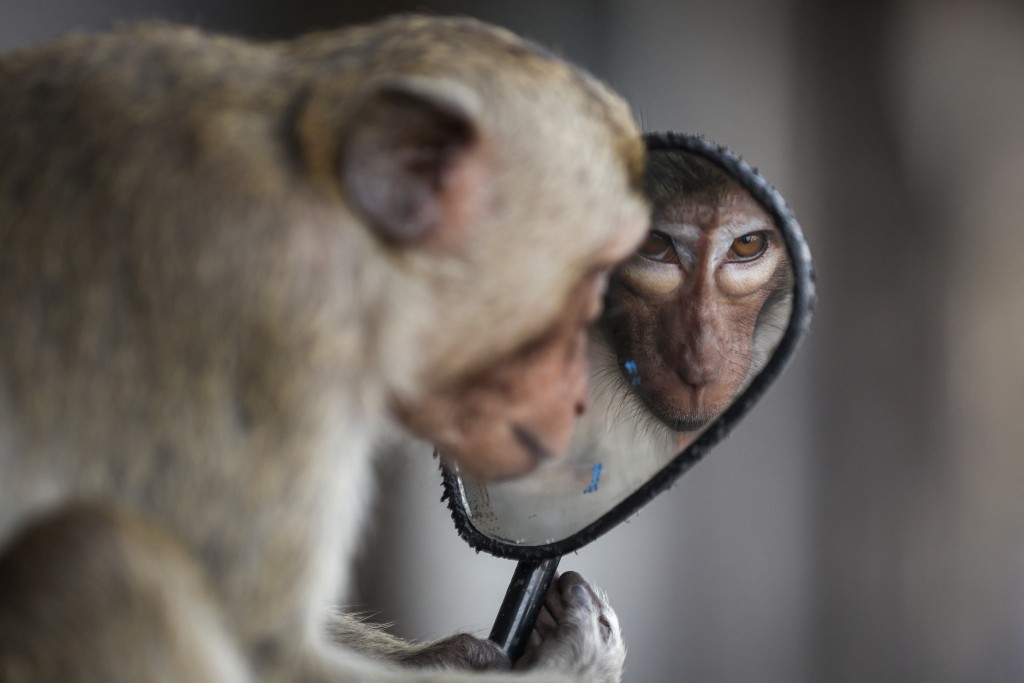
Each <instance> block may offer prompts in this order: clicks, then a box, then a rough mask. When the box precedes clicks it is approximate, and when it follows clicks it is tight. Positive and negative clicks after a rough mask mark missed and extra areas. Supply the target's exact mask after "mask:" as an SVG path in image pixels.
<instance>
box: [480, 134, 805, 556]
mask: <svg viewBox="0 0 1024 683" xmlns="http://www.w3.org/2000/svg"><path fill="white" fill-rule="evenodd" d="M645 193H646V194H647V196H648V198H649V199H650V200H651V205H652V206H651V212H652V217H651V229H650V231H649V232H648V234H647V236H646V237H645V239H644V241H643V243H642V244H641V245H640V246H639V248H638V249H637V251H636V252H635V253H634V254H633V255H632V256H631V257H630V258H628V259H627V260H626V261H625V262H623V263H622V264H621V265H620V266H619V267H618V268H616V269H615V271H614V272H613V274H612V278H611V281H610V283H609V286H608V294H607V298H606V306H605V311H604V313H603V314H602V316H601V319H600V320H599V322H598V324H597V325H595V326H594V327H593V328H592V329H591V339H590V347H589V354H590V368H591V370H590V372H591V378H590V405H591V409H590V410H589V411H588V412H587V414H586V415H584V416H583V417H582V419H581V421H580V424H579V425H578V427H577V430H576V432H575V434H574V436H573V439H572V442H571V443H570V446H569V452H568V454H567V455H566V457H564V458H561V459H559V460H550V461H547V462H545V463H544V464H542V466H541V467H540V468H538V469H537V470H536V471H535V472H533V473H532V474H530V475H528V476H526V477H523V478H520V479H516V480H509V481H500V482H493V481H487V480H482V479H479V478H477V477H475V476H473V475H471V474H470V475H464V476H463V477H462V483H463V488H464V490H465V492H466V500H467V503H468V505H469V507H470V509H471V510H472V511H473V524H474V526H475V527H476V528H477V530H478V531H481V532H482V533H484V534H486V535H490V536H492V537H496V538H499V539H507V538H514V539H516V540H517V541H518V542H520V543H524V544H530V545H536V544H544V543H551V542H553V541H556V540H560V539H564V538H567V537H568V536H570V535H571V534H573V533H575V532H576V531H578V530H579V529H582V528H584V527H586V526H587V525H588V524H590V523H592V522H594V521H596V520H597V519H599V518H600V517H601V516H602V515H604V514H605V513H606V512H608V511H609V510H611V509H612V508H613V507H614V506H615V505H616V504H618V503H619V502H620V501H621V500H623V499H624V498H626V497H627V496H628V495H630V494H631V493H633V492H634V491H637V490H638V489H639V488H640V487H642V486H643V485H644V484H645V483H647V482H648V481H649V480H650V479H651V477H652V476H654V475H655V474H656V473H657V472H658V471H659V470H661V469H662V468H663V467H664V466H665V465H666V464H667V463H668V462H669V461H670V460H671V459H672V458H673V457H675V456H676V455H677V454H678V453H680V452H682V451H683V450H684V449H685V448H686V447H687V446H688V445H690V444H691V443H692V442H693V441H694V440H695V439H696V438H697V436H698V435H699V434H700V431H701V430H702V429H704V428H705V427H706V426H707V425H708V424H709V423H710V422H711V421H712V420H714V419H715V418H717V417H718V416H719V415H721V414H722V412H724V411H725V409H726V408H727V407H728V406H729V405H730V404H731V403H732V402H733V401H734V400H735V399H736V397H737V396H738V395H739V394H740V392H741V391H742V390H743V389H744V387H745V386H746V385H747V384H748V383H749V381H750V380H751V379H752V378H753V377H754V375H755V374H756V373H757V372H758V371H759V370H760V369H761V368H762V367H764V364H765V363H766V362H767V360H768V358H769V357H770V356H771V354H772V352H773V351H774V349H775V347H776V346H777V345H778V342H779V340H780V339H781V336H782V333H783V331H784V329H785V326H786V323H787V322H788V320H789V317H790V312H791V309H792V287H793V273H792V266H791V262H790V259H789V255H788V252H787V251H786V247H785V245H784V244H783V242H782V234H781V232H780V231H779V229H778V227H777V226H776V225H775V223H774V221H773V219H772V218H771V216H770V215H769V214H768V213H767V211H766V210H765V209H764V208H763V207H762V206H761V205H760V204H759V203H758V202H757V201H756V200H755V199H754V197H753V196H752V195H751V194H750V193H749V192H747V190H745V189H744V188H743V187H742V186H741V185H740V184H739V182H738V181H737V180H736V179H735V178H733V177H731V176H730V175H729V174H728V173H727V172H726V171H725V170H723V169H722V168H721V167H719V166H718V165H716V164H715V163H713V162H712V161H710V160H706V159H704V158H703V157H700V156H698V155H696V154H694V153H692V152H688V151H685V150H681V149H680V150H663V149H659V150H654V151H652V152H651V153H650V155H649V157H648V164H647V168H646V172H645Z"/></svg>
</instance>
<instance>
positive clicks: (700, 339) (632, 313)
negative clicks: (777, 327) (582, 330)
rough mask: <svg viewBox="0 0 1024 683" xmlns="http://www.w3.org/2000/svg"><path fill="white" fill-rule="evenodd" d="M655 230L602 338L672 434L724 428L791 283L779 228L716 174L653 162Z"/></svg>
mask: <svg viewBox="0 0 1024 683" xmlns="http://www.w3.org/2000/svg"><path fill="white" fill-rule="evenodd" d="M647 186H648V192H649V194H650V196H651V198H652V200H653V211H654V215H653V219H652V227H651V231H650V233H649V234H648V236H647V239H646V240H645V241H644V243H643V244H642V245H641V247H640V249H639V250H638V251H637V253H636V254H635V255H634V256H633V257H632V258H631V259H629V260H628V261H627V262H626V263H625V264H623V266H621V267H620V269H619V270H618V271H617V273H616V275H615V278H614V279H613V282H612V285H611V288H610V291H609V298H608V314H607V315H606V317H605V320H604V324H603V328H604V331H605V333H606V334H607V336H608V337H609V338H610V339H611V342H612V346H613V347H614V348H615V350H616V355H617V359H618V362H619V366H620V370H621V372H622V374H623V376H624V378H625V379H626V380H627V382H628V384H629V386H630V387H631V388H632V390H633V392H634V393H635V394H636V395H637V396H638V397H639V398H640V399H641V400H642V401H643V403H644V404H645V405H646V406H647V408H648V409H649V410H650V411H651V412H652V413H653V414H654V415H655V416H656V417H657V418H658V419H659V420H660V421H661V422H663V423H664V424H666V425H667V426H669V427H670V428H672V429H673V430H675V431H679V432H692V431H696V430H698V429H701V428H703V427H704V426H706V425H707V424H708V423H709V422H710V421H711V420H713V419H715V418H716V417H718V416H719V415H720V414H721V413H722V412H723V411H724V410H725V409H726V408H727V407H728V406H729V405H730V404H731V403H732V401H733V400H734V399H735V397H736V396H737V395H738V394H739V392H740V391H741V390H742V388H743V387H744V386H745V384H746V382H747V381H748V379H749V378H751V377H752V376H753V374H754V373H755V372H756V371H757V370H758V369H759V368H760V363H759V362H758V359H759V358H763V357H764V356H765V355H766V354H765V350H764V349H759V348H758V345H759V342H758V336H759V335H758V331H759V327H760V326H761V325H764V324H770V323H767V322H766V321H768V320H770V319H771V318H772V317H773V316H770V315H768V313H769V312H770V309H771V308H772V307H774V306H776V305H777V304H778V303H779V302H780V301H782V300H784V299H785V297H786V296H787V295H788V292H789V288H790V285H791V281H792V276H791V268H790V264H789V259H788V257H787V254H786V250H785V246H784V245H783V243H782V237H781V234H780V233H779V231H778V229H777V227H776V226H775V225H774V223H773V221H772V219H771V217H770V216H769V215H768V214H767V213H766V212H765V210H764V209H763V208H762V207H761V206H760V204H758V202H757V201H756V200H755V199H754V198H753V197H752V196H751V195H750V194H749V193H748V192H747V191H746V190H744V189H743V188H742V187H741V186H740V185H739V184H738V183H736V182H735V181H734V180H732V179H731V178H729V177H728V176H727V175H726V174H725V173H724V172H722V171H721V170H719V169H718V167H717V166H714V165H712V164H711V163H709V162H707V161H704V160H702V159H700V158H698V157H696V156H694V155H691V154H688V153H684V152H659V153H656V154H652V159H651V164H650V167H649V169H648V175H647Z"/></svg>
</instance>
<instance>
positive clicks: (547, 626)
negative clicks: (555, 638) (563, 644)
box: [533, 607, 558, 638]
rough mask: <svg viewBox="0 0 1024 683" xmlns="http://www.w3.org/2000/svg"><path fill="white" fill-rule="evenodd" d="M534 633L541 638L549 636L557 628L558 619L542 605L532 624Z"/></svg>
mask: <svg viewBox="0 0 1024 683" xmlns="http://www.w3.org/2000/svg"><path fill="white" fill-rule="evenodd" d="M533 628H534V633H536V634H537V635H538V637H541V638H549V637H551V635H552V634H553V633H554V632H555V629H557V628H558V621H556V620H555V618H554V617H553V616H552V615H551V612H550V611H549V610H548V609H547V607H542V608H541V610H540V613H539V614H538V615H537V621H536V622H534V625H533Z"/></svg>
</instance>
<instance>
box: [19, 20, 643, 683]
mask: <svg viewBox="0 0 1024 683" xmlns="http://www.w3.org/2000/svg"><path fill="white" fill-rule="evenodd" d="M0 122H2V126H0V159H2V160H3V163H2V164H0V544H3V546H2V547H3V548H4V549H3V560H2V566H3V567H4V569H3V571H6V572H9V573H10V575H12V576H16V577H18V578H17V581H14V580H12V581H11V582H3V583H0V634H2V633H8V634H10V633H17V638H15V639H13V640H7V641H5V646H8V649H6V650H3V651H2V660H0V672H2V673H3V674H4V675H6V676H7V679H5V680H34V681H35V680H67V679H69V678H78V679H79V680H83V679H89V678H92V679H93V680H162V679H161V678H160V677H161V676H164V677H166V678H168V679H175V678H176V679H178V680H248V679H250V677H251V678H252V679H254V680H282V681H284V680H310V681H313V680H324V681H329V680H359V681H384V680H409V679H410V676H411V674H410V673H408V672H402V671H398V670H397V669H391V668H388V667H384V666H382V665H379V664H376V663H374V662H372V661H370V660H366V659H362V658H360V657H358V656H357V655H355V654H352V653H351V652H350V651H347V650H344V649H340V648H337V647H334V646H332V645H330V644H329V643H327V642H325V639H324V637H323V632H324V629H325V628H326V626H325V624H326V621H327V617H326V609H327V608H328V606H329V605H330V604H331V602H332V601H333V599H334V597H335V595H336V593H337V591H338V590H339V587H341V586H344V585H345V583H346V578H347V568H346V565H345V560H346V559H347V556H348V554H349V552H350V551H351V549H352V547H353V545H354V543H355V539H356V535H357V531H358V528H359V526H360V524H361V522H362V520H361V514H362V510H363V509H364V508H365V498H366V497H367V495H368V494H367V493H366V491H367V489H368V477H369V455H368V454H369V451H370V449H371V446H372V445H373V442H374V441H375V440H376V438H377V437H378V435H380V434H382V433H384V432H386V431H388V430H389V429H391V428H393V424H392V423H393V421H394V418H395V414H394V406H401V407H402V411H401V413H400V414H399V415H398V417H399V418H404V421H405V422H406V423H407V424H408V426H410V427H412V428H413V429H415V430H416V431H417V432H418V434H419V435H420V436H423V437H425V438H428V439H434V440H438V439H440V438H441V437H443V436H444V434H447V433H448V432H447V431H445V430H447V429H449V427H450V425H449V424H447V423H444V424H442V423H441V422H438V421H430V420H426V421H425V422H423V423H421V422H419V421H417V420H416V419H414V417H412V416H416V415H420V414H428V413H429V414H438V415H444V416H448V417H447V418H446V419H449V418H450V419H451V420H452V421H453V422H454V423H455V424H456V425H460V424H463V423H464V422H465V420H464V419H463V416H464V411H465V410H473V409H474V407H473V406H468V407H467V397H473V396H476V395H477V389H476V387H478V386H493V385H494V384H495V383H494V382H493V381H491V379H490V378H491V376H492V373H498V374H499V375H502V376H505V375H507V374H508V370H507V368H508V367H517V368H521V369H522V372H521V373H519V374H518V375H516V376H515V377H514V378H513V381H514V382H524V383H531V382H539V383H541V384H546V385H547V386H549V387H551V390H550V391H534V392H521V391H518V390H513V391H505V390H504V389H502V390H501V391H500V392H498V394H499V399H500V400H498V399H496V400H497V401H498V402H499V403H500V402H501V401H504V402H505V405H506V410H505V411H504V412H500V411H499V412H498V413H496V414H494V415H493V416H492V417H491V419H490V420H489V421H485V423H481V424H480V425H475V426H474V427H473V429H472V430H469V431H467V432H466V433H465V434H457V436H458V438H456V439H455V441H454V447H453V452H452V454H453V456H454V457H455V458H456V459H457V460H458V461H459V462H460V464H461V465H463V466H465V467H467V468H470V469H472V468H474V467H477V468H479V469H480V470H481V471H494V472H501V473H514V472H518V471H522V470H523V469H524V468H526V467H529V466H531V462H532V455H531V453H530V452H527V449H524V448H523V446H522V444H518V445H517V443H516V440H515V438H514V437H513V436H512V435H513V434H514V429H513V427H516V426H521V425H524V424H525V425H527V426H528V427H529V429H530V430H532V431H531V432H530V434H531V436H532V437H533V438H536V439H537V440H538V441H540V442H543V443H548V444H552V443H553V444H557V443H559V440H560V439H561V438H562V433H561V432H560V431H558V430H563V429H565V428H566V426H567V425H568V427H570V428H571V426H572V425H571V423H572V420H568V421H567V420H561V421H559V422H558V424H557V425H556V426H554V427H550V426H549V425H548V424H547V422H546V421H545V420H546V416H547V415H548V413H550V412H551V411H552V410H558V411H561V412H562V414H566V415H575V414H576V412H577V411H578V408H579V406H578V401H577V398H576V397H577V394H578V393H579V388H578V387H577V386H576V385H577V384H578V382H577V379H576V378H577V375H578V374H579V372H580V371H581V369H580V367H577V366H578V365H579V363H577V362H576V358H577V356H576V355H574V354H578V349H576V346H578V343H577V342H578V339H579V338H580V335H582V334H583V331H582V327H583V324H584V323H585V322H586V317H587V316H588V315H589V314H590V313H589V311H590V309H591V308H592V307H591V306H590V304H589V302H590V301H591V300H593V298H594V297H596V296H599V291H598V290H599V281H600V278H599V277H596V276H595V273H598V274H599V273H600V272H601V271H603V270H607V269H608V268H609V267H611V265H612V264H614V262H615V261H617V260H618V259H620V258H622V257H624V256H625V255H626V254H627V253H628V252H629V251H630V250H631V249H632V247H633V246H634V244H635V243H636V241H637V240H638V239H639V238H640V236H641V235H642V232H643V230H644V229H645V216H646V213H647V210H646V207H645V205H644V203H643V200H642V198H640V197H638V196H637V193H636V188H637V187H638V185H639V177H640V169H641V168H642V164H643V151H642V145H641V143H640V140H639V136H638V134H637V131H636V129H635V126H634V124H633V122H632V119H631V117H630V116H629V112H628V109H627V108H626V107H625V106H624V105H623V103H622V102H621V101H620V100H618V99H617V98H616V97H615V96H614V95H612V94H611V93H610V92H609V91H607V90H606V89H605V88H604V87H603V86H601V85H600V84H598V83H597V82H596V81H594V80H593V79H591V78H590V77H588V76H585V75H583V74H581V73H580V72H578V71H576V70H574V69H572V68H571V67H569V66H567V65H566V64H564V63H563V62H561V61H558V60H556V59H553V58H551V57H550V56H548V55H546V54H544V53H543V52H542V51H540V50H537V49H536V48H534V47H533V46H530V45H529V44H526V43H523V42H522V41H520V40H518V39H517V38H515V37H514V36H512V35H511V34H508V33H507V32H505V31H502V30H500V29H495V28H493V27H488V26H485V25H482V24H479V23H478V22H474V21H471V20H460V19H452V20H446V19H425V18H418V17H405V18H398V19H392V20H389V21H385V22H382V23H380V24H376V25H373V26H369V27H363V28H356V29H351V30H345V31H340V32H334V33H325V34H317V35H312V36H308V37H305V38H301V39H298V40H296V41H293V42H287V43H274V44H256V43H250V42H246V41H242V40H237V39H233V38H226V37H218V36H211V35H208V34H205V33H202V32H200V31H196V30H194V29H188V28H180V27H174V26H166V25H150V26H142V27H128V28H123V29H119V30H116V31H113V32H110V33H106V34H98V35H72V36H68V37H65V38H62V39H60V40H57V41H55V42H53V43H50V44H47V45H43V46H39V47H34V48H29V49H26V50H23V51H21V52H17V53H14V54H11V55H7V56H5V57H3V58H2V59H0ZM395 187H399V188H405V189H406V190H407V192H399V193H398V194H395V190H394V188H395ZM409 197H412V198H413V199H412V200H411V201H406V199H407V198H409ZM553 226H558V229H557V230H555V229H554V228H553ZM566 311H569V312H570V313H571V316H572V317H571V320H572V321H573V322H571V323H569V324H567V323H566V322H565V317H564V316H563V312H566ZM537 348H541V349H543V350H546V352H547V353H552V352H553V351H552V349H556V350H557V349H565V350H566V351H565V354H564V355H563V356H562V358H564V359H565V360H564V369H563V371H562V372H561V373H553V374H554V376H551V373H549V372H548V371H547V370H546V369H545V370H542V371H537V370H536V364H535V363H534V362H532V361H529V360H528V358H527V357H535V354H536V351H537ZM524 354H525V355H524ZM540 357H546V356H545V354H544V353H541V354H540ZM524 358H527V360H524ZM583 370H585V366H584V367H583ZM583 389H584V391H585V383H583ZM522 395H530V396H532V395H541V396H553V397H554V398H551V399H550V400H549V401H548V403H540V404H539V405H538V406H535V407H534V408H532V409H531V408H530V406H521V405H520V404H519V403H517V401H519V400H520V399H518V398H517V397H520V396H522ZM437 402H442V403H445V404H446V405H447V407H446V408H444V409H443V410H437V411H432V408H431V407H432V406H435V405H437ZM421 411H425V412H422V413H421ZM508 415H513V416H514V420H515V421H513V418H511V417H508ZM542 418H543V419H542ZM488 449H490V451H489V450H488ZM501 453H508V455H507V456H506V457H504V458H503V456H502V455H501ZM47 520H49V521H47ZM16 534H17V536H16ZM15 539H17V540H15ZM65 552H67V553H68V554H67V557H68V562H69V563H73V564H71V565H70V567H72V568H70V569H68V568H63V569H62V570H61V571H60V572H57V571H50V570H51V569H55V565H56V564H57V563H58V561H59V559H58V558H61V557H63V556H64V553H65ZM79 564H81V566H82V567H83V572H82V573H80V572H76V571H74V569H73V567H75V566H78V565H79ZM89 567H92V568H93V569H89V570H88V571H85V569H86V568H89ZM37 568H38V569H39V571H38V572H36V571H35V570H36V569H37ZM44 569H45V570H46V571H43V570H44ZM37 579H38V580H37ZM122 585H123V586H124V591H125V592H123V593H122V592H121V589H120V588H118V586H122ZM122 595H124V596H127V597H128V599H129V602H128V603H123V602H121V601H119V599H116V598H118V597H119V596H122ZM108 598H109V599H108ZM47 600H53V601H54V603H55V604H56V605H57V608H58V609H56V610H55V611H53V612H47V613H46V614H43V615H36V614H35V612H36V611H37V610H40V609H42V607H41V606H42V605H45V604H47V602H46V601H47ZM607 610H608V608H607V605H606V604H605V603H603V602H600V601H597V600H589V601H584V602H581V603H578V604H576V607H575V608H573V609H571V610H568V611H567V616H566V622H567V623H570V622H573V620H574V619H575V620H578V621H580V623H584V622H586V623H589V621H594V620H597V619H598V618H599V617H600V616H601V614H602V613H605V612H607ZM25 614H30V615H34V616H33V618H31V619H26V618H25ZM35 617H38V618H35ZM588 620H589V621H588ZM192 623H196V624H204V626H203V629H204V632H205V633H207V634H208V635H209V637H208V638H205V639H203V640H202V642H201V643H199V644H198V645H197V644H196V643H195V642H192V641H190V640H189V639H188V638H184V639H181V638H179V635H180V633H181V630H182V628H184V626H183V625H184V624H192ZM573 633H576V632H573ZM580 637H583V636H580V635H578V633H577V634H576V635H573V634H570V633H567V634H566V635H563V636H560V637H556V638H551V639H549V641H548V642H547V643H546V645H545V646H544V647H546V648H547V649H546V650H545V652H547V654H546V655H544V656H541V657H540V659H539V661H541V662H544V661H547V662H549V663H550V666H549V667H548V669H549V671H548V672H547V673H545V674H543V676H541V679H542V680H554V679H558V680H561V679H560V678H558V675H556V673H555V672H554V671H553V670H554V669H556V668H560V669H561V670H562V671H563V672H564V673H565V674H566V675H570V676H574V677H584V678H586V676H588V672H591V671H596V670H602V671H604V670H606V669H607V668H608V661H609V660H608V659H607V658H608V657H611V658H612V661H615V658H617V657H619V655H620V654H621V652H619V650H616V648H615V647H608V643H607V642H606V641H601V642H594V643H574V642H570V641H571V640H572V639H573V638H580ZM570 646H571V647H572V648H573V651H577V650H579V649H580V648H583V649H584V650H585V651H586V652H588V653H589V655H590V656H589V659H586V660H584V661H571V660H569V659H567V658H566V657H564V656H563V655H562V654H559V653H564V652H566V651H568V650H567V649H566V648H569V647H570ZM618 647H619V648H621V643H619V645H618ZM44 653H45V654H44ZM142 653H145V655H143V654H142ZM542 655H543V653H542ZM44 660H45V661H44ZM2 667H6V668H2ZM541 668H543V666H541ZM617 670H619V669H616V668H615V667H612V671H613V673H612V675H611V676H610V677H608V680H611V679H612V678H614V677H615V676H616V675H617V674H615V673H614V672H615V671H617ZM68 672H75V674H76V675H69V674H68ZM538 675H540V674H538ZM424 676H426V677H420V678H417V679H416V680H424V681H427V680H442V679H440V678H436V677H435V678H430V677H429V676H427V674H424ZM443 680H449V679H447V678H444V679H443ZM452 680H454V679H452Z"/></svg>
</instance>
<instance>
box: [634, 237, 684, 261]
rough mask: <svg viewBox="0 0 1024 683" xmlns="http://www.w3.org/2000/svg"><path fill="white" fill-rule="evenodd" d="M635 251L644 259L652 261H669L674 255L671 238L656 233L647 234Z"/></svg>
mask: <svg viewBox="0 0 1024 683" xmlns="http://www.w3.org/2000/svg"><path fill="white" fill-rule="evenodd" d="M637 251H638V253H639V254H640V255H641V256H643V257H644V258H649V259H651V260H652V261H671V260H672V256H673V254H674V253H675V252H674V250H673V249H672V238H671V237H669V236H668V235H666V234H665V233H663V232H657V231H651V232H649V233H647V239H645V240H644V243H643V244H641V245H640V249H638V250H637Z"/></svg>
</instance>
